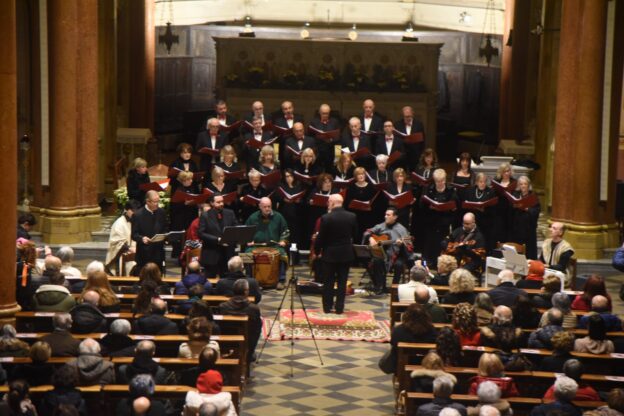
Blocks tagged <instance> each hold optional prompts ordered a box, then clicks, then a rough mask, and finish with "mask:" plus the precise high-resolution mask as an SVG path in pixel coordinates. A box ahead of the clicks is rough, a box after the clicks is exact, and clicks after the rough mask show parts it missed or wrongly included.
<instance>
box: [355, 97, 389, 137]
mask: <svg viewBox="0 0 624 416" xmlns="http://www.w3.org/2000/svg"><path fill="white" fill-rule="evenodd" d="M362 109H363V110H364V112H363V114H362V115H360V116H359V118H360V122H361V123H362V130H364V131H365V132H375V133H379V132H380V131H382V130H383V118H381V116H380V115H379V114H377V113H375V103H374V102H373V100H371V99H370V98H369V99H367V100H364V102H363V103H362Z"/></svg>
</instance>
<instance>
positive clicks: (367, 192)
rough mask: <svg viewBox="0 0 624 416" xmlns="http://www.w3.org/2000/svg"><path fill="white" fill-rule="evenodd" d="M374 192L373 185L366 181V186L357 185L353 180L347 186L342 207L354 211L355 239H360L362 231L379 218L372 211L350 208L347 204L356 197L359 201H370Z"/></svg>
mask: <svg viewBox="0 0 624 416" xmlns="http://www.w3.org/2000/svg"><path fill="white" fill-rule="evenodd" d="M376 194H377V190H375V187H374V186H373V185H372V184H371V183H369V182H367V183H366V186H358V185H356V183H355V182H353V183H352V184H351V185H349V187H348V188H347V197H346V198H345V201H344V207H345V209H348V210H349V211H351V212H353V213H355V215H356V217H357V222H358V238H357V239H356V241H361V240H362V235H363V234H364V231H366V230H367V229H369V228H371V227H372V226H374V225H375V224H376V223H378V222H379V220H380V219H379V218H375V217H374V214H373V213H374V211H359V210H354V209H350V208H349V204H350V203H351V201H353V200H354V199H357V200H359V201H370V200H371V199H373V197H374V196H375V195H376Z"/></svg>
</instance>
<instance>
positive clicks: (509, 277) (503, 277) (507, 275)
mask: <svg viewBox="0 0 624 416" xmlns="http://www.w3.org/2000/svg"><path fill="white" fill-rule="evenodd" d="M498 280H500V282H501V283H503V282H513V281H514V273H513V272H512V271H511V270H509V269H504V270H501V271H500V272H499V273H498Z"/></svg>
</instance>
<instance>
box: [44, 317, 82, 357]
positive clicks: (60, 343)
mask: <svg viewBox="0 0 624 416" xmlns="http://www.w3.org/2000/svg"><path fill="white" fill-rule="evenodd" d="M52 324H53V325H54V330H53V331H52V332H51V333H49V334H48V335H45V336H44V337H42V338H41V341H45V342H47V343H48V345H50V348H52V356H53V357H72V356H73V357H76V356H78V345H80V341H79V340H77V339H76V338H74V337H73V336H72V334H71V332H70V330H71V327H72V317H71V315H70V314H68V313H57V314H55V315H54V317H53V318H52Z"/></svg>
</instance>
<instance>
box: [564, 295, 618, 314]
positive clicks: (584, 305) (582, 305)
mask: <svg viewBox="0 0 624 416" xmlns="http://www.w3.org/2000/svg"><path fill="white" fill-rule="evenodd" d="M606 298H607V300H608V301H609V303H608V306H607V308H608V311H609V312H611V296H609V295H607V296H606ZM572 309H576V310H579V311H591V301H589V302H587V301H586V300H585V298H583V295H576V297H575V298H574V300H573V301H572Z"/></svg>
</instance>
